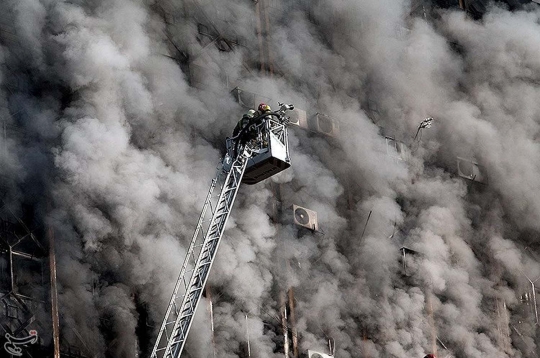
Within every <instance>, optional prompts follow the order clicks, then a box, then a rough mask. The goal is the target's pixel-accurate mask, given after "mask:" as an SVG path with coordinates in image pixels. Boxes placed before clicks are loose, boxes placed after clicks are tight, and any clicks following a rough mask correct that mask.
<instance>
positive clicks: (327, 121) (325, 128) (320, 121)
mask: <svg viewBox="0 0 540 358" xmlns="http://www.w3.org/2000/svg"><path fill="white" fill-rule="evenodd" d="M314 119H315V129H316V130H317V132H319V133H322V134H325V135H327V136H330V137H337V136H338V135H339V125H338V123H337V122H336V121H335V120H334V119H332V118H330V117H329V116H327V115H325V114H322V113H317V114H315V118H314Z"/></svg>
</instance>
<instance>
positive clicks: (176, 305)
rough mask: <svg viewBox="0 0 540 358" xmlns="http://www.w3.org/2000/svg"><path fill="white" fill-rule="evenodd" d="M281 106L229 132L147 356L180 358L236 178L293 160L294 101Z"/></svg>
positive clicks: (256, 177) (252, 178)
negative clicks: (236, 131) (290, 113)
mask: <svg viewBox="0 0 540 358" xmlns="http://www.w3.org/2000/svg"><path fill="white" fill-rule="evenodd" d="M279 106H280V108H279V110H277V111H276V112H267V113H264V114H262V115H260V116H259V117H257V118H253V119H252V120H251V121H250V125H248V126H246V127H245V128H243V129H242V130H241V131H240V133H239V134H238V135H237V136H236V137H233V138H227V140H226V144H227V153H226V154H225V157H224V158H223V160H222V161H221V162H220V164H219V166H218V169H217V173H216V176H215V178H214V179H213V180H212V183H211V184H210V190H209V191H208V194H207V195H206V199H205V201H204V205H203V208H202V211H201V214H200V216H199V220H198V222H197V226H196V228H195V233H194V234H193V238H192V239H191V243H190V245H189V248H188V251H187V254H186V257H185V259H184V262H183V264H182V268H181V270H180V275H179V276H178V280H177V281H176V284H175V286H174V290H173V293H172V296H171V300H170V302H169V305H168V307H167V311H166V313H165V318H164V319H163V322H162V324H161V327H160V330H159V332H158V336H157V339H156V343H155V345H154V348H153V350H152V354H151V356H150V357H151V358H180V356H181V354H182V351H183V349H184V345H185V344H186V340H187V337H188V333H189V330H190V328H191V324H192V323H193V317H194V315H195V311H196V309H197V305H198V304H199V302H200V300H201V297H202V292H203V289H204V286H205V285H206V281H207V280H208V274H209V272H210V269H211V267H212V264H213V262H214V259H215V257H216V252H217V249H218V247H219V243H220V241H221V238H222V236H223V232H224V231H225V225H226V224H227V220H228V218H229V215H230V213H231V211H232V208H233V205H234V200H235V198H236V194H237V193H238V189H239V188H240V184H241V183H246V184H255V183H258V182H260V181H261V180H264V179H266V178H268V177H270V176H272V175H274V174H276V173H279V172H280V171H282V170H284V169H286V168H288V167H289V166H290V165H291V161H290V158H289V147H288V137H287V124H288V122H289V118H288V117H287V116H286V114H285V112H286V111H287V110H292V109H293V108H294V107H293V106H292V105H287V104H283V103H279ZM246 138H248V139H246ZM216 188H219V194H215V192H216Z"/></svg>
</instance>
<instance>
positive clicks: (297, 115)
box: [289, 108, 308, 129]
mask: <svg viewBox="0 0 540 358" xmlns="http://www.w3.org/2000/svg"><path fill="white" fill-rule="evenodd" d="M289 123H290V124H294V125H295V126H298V127H301V128H305V129H307V128H308V121H307V113H306V111H304V110H302V109H298V108H295V109H294V110H292V111H291V112H289Z"/></svg>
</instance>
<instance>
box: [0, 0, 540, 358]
mask: <svg viewBox="0 0 540 358" xmlns="http://www.w3.org/2000/svg"><path fill="white" fill-rule="evenodd" d="M265 4H266V5H268V7H266V5H265ZM270 5H271V6H270ZM259 7H260V8H262V9H264V8H266V11H267V13H268V14H269V22H268V25H267V24H265V23H264V22H263V24H262V26H263V27H264V28H265V29H267V30H268V32H267V33H265V35H266V36H265V37H264V38H263V39H262V40H264V46H265V50H264V51H265V53H267V54H269V56H266V61H267V63H266V66H267V68H270V67H271V68H272V69H273V70H274V71H273V72H274V73H273V75H270V74H269V73H267V74H264V73H262V72H260V71H258V66H259V64H258V61H259V60H260V58H261V57H260V56H259V38H258V37H257V32H256V29H257V21H256V7H255V5H254V3H252V2H251V1H247V0H229V1H214V0H174V1H173V0H132V1H130V0H71V1H60V0H4V1H2V2H0V85H1V87H0V121H1V123H2V128H3V135H2V139H1V147H0V167H1V168H2V169H1V172H0V188H2V199H3V200H4V201H5V202H6V203H8V204H9V206H10V207H11V208H12V210H13V211H14V212H17V211H20V210H21V207H22V206H23V205H33V206H34V207H36V211H37V212H38V213H39V215H41V217H42V220H43V221H45V222H47V223H48V225H50V226H52V227H53V228H54V231H55V234H56V240H57V248H56V249H57V255H58V257H57V261H58V280H59V299H60V304H59V305H60V311H61V324H62V327H61V328H62V331H61V334H62V339H63V340H65V342H69V343H71V344H73V345H76V346H79V347H81V348H82V349H83V351H84V352H85V354H86V355H88V356H92V357H111V358H128V357H129V358H131V357H137V356H141V357H143V356H146V355H147V354H148V352H146V351H145V350H146V349H147V348H148V347H147V345H148V344H147V343H144V342H143V341H144V339H141V337H142V335H144V334H151V335H155V333H156V330H157V328H158V327H157V326H159V324H160V322H161V319H162V315H163V313H164V310H165V307H166V304H167V303H168V300H169V297H170V294H171V291H172V287H173V285H174V282H175V280H176V277H177V275H178V272H179V270H180V266H181V263H182V261H183V258H184V254H185V250H186V248H187V246H188V244H189V240H190V239H191V235H192V232H193V230H194V228H195V224H196V220H197V217H198V214H199V210H200V209H201V207H202V204H203V200H204V197H205V195H206V193H207V190H208V187H209V185H210V181H211V179H212V177H213V175H214V173H215V168H216V165H217V164H218V161H219V158H220V157H221V156H222V155H223V153H224V139H225V137H226V136H227V135H229V134H230V133H231V131H232V128H233V127H234V125H235V122H236V121H237V120H238V119H239V116H240V115H241V113H242V109H241V108H240V106H239V105H238V104H236V103H235V102H234V99H233V97H232V96H230V95H228V92H229V91H230V90H231V89H232V87H234V86H241V87H243V88H246V89H250V90H253V91H255V92H258V93H260V94H262V95H264V96H267V97H269V98H272V99H273V101H274V102H272V103H271V105H273V106H276V105H277V101H278V100H281V101H285V102H290V103H294V104H295V105H296V106H297V107H299V108H303V109H305V110H307V112H308V114H314V113H316V112H321V113H326V114H328V115H330V116H331V117H332V118H334V119H335V120H336V121H338V122H339V127H340V134H339V136H338V137H337V138H333V139H330V138H328V137H325V136H320V135H316V134H313V133H309V132H308V131H306V130H302V129H300V128H292V129H291V131H290V150H291V156H292V161H293V165H292V167H291V168H290V169H288V170H287V171H286V172H284V173H282V174H280V175H278V176H276V177H274V178H272V179H269V180H267V181H266V182H264V183H261V184H257V185H256V186H253V187H248V186H244V187H242V188H241V189H240V193H239V196H238V198H237V204H236V207H235V210H234V212H233V214H232V216H231V219H230V222H229V225H228V229H227V231H226V232H225V236H224V239H223V242H222V244H221V246H220V249H219V252H218V255H217V260H216V263H215V265H214V266H213V271H212V274H211V277H210V281H209V284H210V286H211V287H212V289H211V292H212V299H213V313H214V337H212V334H211V328H210V327H211V325H210V320H209V314H208V310H207V309H206V308H207V307H208V301H205V302H204V304H203V305H201V306H200V309H199V312H198V314H197V317H196V322H195V324H194V326H193V329H192V332H191V336H190V339H189V340H188V344H187V347H186V348H187V352H188V353H189V355H190V356H191V357H193V358H207V357H212V356H213V354H214V352H215V354H216V356H217V357H220V358H233V357H238V356H239V354H240V350H241V346H242V345H243V344H244V342H245V341H246V328H247V330H248V331H249V336H250V343H251V356H252V357H257V358H274V357H282V356H283V354H282V353H279V345H280V344H281V343H280V341H281V338H280V337H279V335H281V333H280V330H279V327H280V324H281V322H280V316H279V311H280V292H283V291H285V290H287V288H289V287H294V293H295V300H296V301H295V303H296V312H295V313H296V321H297V322H296V327H297V330H298V332H299V337H300V340H299V341H300V350H301V352H305V351H307V350H308V349H312V350H319V351H321V352H327V341H328V339H329V338H332V339H333V340H335V343H336V351H335V356H336V357H339V358H356V357H371V358H377V357H381V358H383V357H398V358H405V357H423V356H424V355H425V354H428V353H435V351H436V353H438V355H439V356H440V357H524V358H525V357H537V356H538V348H537V345H538V342H540V331H538V330H537V326H535V324H534V321H535V318H534V315H533V313H531V312H532V311H531V308H532V306H531V305H526V304H523V303H521V298H522V297H523V296H524V295H525V294H527V295H528V297H530V295H531V289H530V287H531V286H530V284H529V281H528V280H527V279H528V278H530V279H531V280H535V279H537V278H538V277H540V264H539V263H538V261H537V260H536V259H535V258H536V257H538V255H540V246H539V245H538V240H540V220H539V219H540V142H538V140H539V138H540V101H538V98H540V86H539V83H540V60H539V59H540V9H539V8H537V7H536V5H534V4H532V3H531V4H528V5H525V6H523V7H521V8H520V9H516V10H514V11H513V12H510V11H509V10H508V9H507V8H504V6H503V7H496V6H490V7H488V12H487V13H486V14H485V15H484V17H483V18H482V19H480V20H473V19H472V18H471V17H469V16H467V15H466V14H465V12H463V11H461V10H459V9H457V10H456V9H454V10H444V11H443V10H441V11H438V12H436V13H435V14H434V15H433V17H432V19H431V20H430V21H427V20H426V18H424V17H423V16H417V17H415V16H413V17H410V16H409V13H410V9H411V4H410V3H409V1H406V0H362V1H358V0H339V1H336V0H319V1H312V2H296V1H291V0H283V1H268V0H265V1H264V2H263V1H261V0H260V4H259ZM259 10H261V9H259ZM416 13H420V14H421V13H422V12H418V11H417V12H416ZM198 21H201V22H204V23H205V24H207V25H208V24H213V26H214V27H215V28H212V26H210V27H211V30H210V32H212V33H214V35H215V32H216V31H217V32H219V33H220V34H221V35H222V36H224V37H225V38H230V39H238V43H239V44H238V45H234V49H235V51H234V52H221V51H219V50H218V48H217V47H216V46H214V43H212V42H211V40H212V39H211V38H210V37H211V36H201V35H200V34H199V33H198V29H197V22H198ZM214 35H212V36H214ZM268 59H269V60H270V61H271V63H268ZM186 61H189V62H191V63H195V64H198V65H204V66H205V67H206V68H207V69H206V75H203V76H202V78H204V82H205V86H206V90H203V91H202V90H199V89H196V88H194V87H192V86H190V84H189V83H190V82H189V76H188V74H187V73H188V71H186V68H187V67H186V66H185V65H184V64H185V63H186ZM191 68H192V74H193V73H194V72H193V66H192V67H191ZM192 80H193V78H192ZM368 103H369V106H368ZM368 107H369V108H370V109H368ZM375 107H376V108H377V112H376V113H374V111H373V110H372V109H373V108H375ZM426 117H433V118H434V123H433V126H432V127H431V128H426V129H423V130H422V131H421V133H420V134H419V136H418V137H417V138H416V140H414V139H413V138H414V137H415V134H416V132H417V128H418V126H419V124H420V122H421V121H422V120H423V119H425V118H426ZM379 127H383V128H385V132H387V133H391V135H393V136H395V137H396V138H397V139H399V140H401V141H403V142H404V143H406V144H407V145H408V146H409V148H410V155H409V156H408V158H407V160H406V161H400V160H395V159H392V157H391V156H389V155H388V154H387V147H386V143H385V140H384V137H382V136H380V135H379V132H380V129H379ZM391 154H392V153H391ZM395 154H396V155H397V153H395ZM457 157H461V158H467V159H471V160H474V161H476V162H478V163H479V164H480V165H481V166H482V167H483V168H484V171H485V175H486V176H487V178H488V179H487V184H479V183H477V182H472V181H466V180H464V179H463V178H460V177H458V176H457V175H456V166H457V165H456V158H457ZM276 188H279V190H276ZM277 200H279V201H282V204H283V205H282V206H283V211H284V212H285V213H287V212H288V211H287V210H290V209H289V208H290V207H291V206H292V205H293V204H296V205H301V206H303V207H306V208H309V209H311V210H315V211H316V212H317V213H318V218H319V225H320V228H321V231H322V232H321V233H309V232H308V233H306V232H298V231H297V230H296V229H294V228H293V227H292V226H291V225H287V224H282V223H276V222H274V221H273V220H271V219H270V216H271V210H270V208H272V207H275V202H276V201H277ZM284 216H285V217H286V216H287V215H284ZM368 216H369V221H368ZM366 222H367V225H366ZM402 246H406V247H407V248H409V249H411V250H414V251H416V252H417V253H416V254H408V255H407V257H406V259H405V261H406V266H407V270H406V275H405V274H404V271H403V266H402V261H400V260H401V259H400V258H401V252H400V250H399V249H400V247H402ZM538 284H539V285H540V281H538ZM141 307H144V309H147V310H148V312H149V317H148V319H147V320H145V319H140V315H141V312H143V311H144V309H142V308H141ZM246 316H247V319H246ZM144 321H146V322H144ZM246 322H247V323H246ZM141 325H145V327H142V328H141ZM246 325H247V327H246ZM138 326H139V327H138ZM141 332H143V333H141ZM436 337H438V340H437V339H436ZM435 341H438V343H434V342H435ZM152 343H153V342H152ZM535 352H536V353H535Z"/></svg>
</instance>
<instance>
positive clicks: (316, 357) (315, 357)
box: [307, 351, 333, 358]
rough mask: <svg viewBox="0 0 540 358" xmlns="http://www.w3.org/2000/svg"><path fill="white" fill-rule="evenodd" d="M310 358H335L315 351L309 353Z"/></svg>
mask: <svg viewBox="0 0 540 358" xmlns="http://www.w3.org/2000/svg"><path fill="white" fill-rule="evenodd" d="M307 354H308V358H333V357H332V356H331V355H328V354H325V353H320V352H315V351H307Z"/></svg>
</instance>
